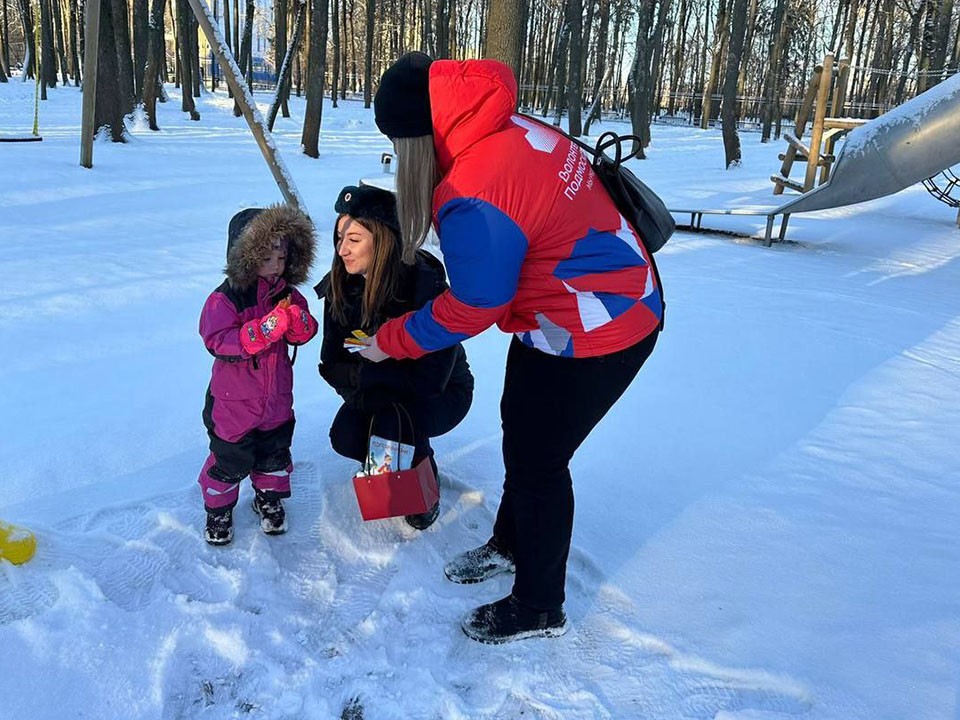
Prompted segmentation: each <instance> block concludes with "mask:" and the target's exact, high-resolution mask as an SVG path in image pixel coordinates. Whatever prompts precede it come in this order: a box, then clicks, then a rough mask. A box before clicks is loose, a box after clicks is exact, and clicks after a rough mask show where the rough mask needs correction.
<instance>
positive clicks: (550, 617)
mask: <svg viewBox="0 0 960 720" xmlns="http://www.w3.org/2000/svg"><path fill="white" fill-rule="evenodd" d="M460 627H461V628H463V632H464V633H466V635H467V637H469V638H471V639H473V640H477V641H479V642H482V643H490V644H493V645H498V644H500V643H506V642H512V641H514V640H526V639H527V638H537V637H560V636H561V635H563V634H564V633H565V632H566V631H567V630H568V629H569V628H570V625H569V624H568V623H567V616H566V614H565V613H564V612H563V607H562V606H561V607H558V608H556V609H554V610H536V609H534V608H531V607H528V606H526V605H524V604H523V603H521V602H520V601H519V600H517V599H516V598H515V597H513V595H508V596H507V597H505V598H503V599H502V600H497V602H495V603H490V604H488V605H481V606H480V607H478V608H476V609H474V610H471V611H470V612H469V613H467V615H466V617H464V619H463V622H462V623H461V624H460Z"/></svg>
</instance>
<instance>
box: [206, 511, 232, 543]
mask: <svg viewBox="0 0 960 720" xmlns="http://www.w3.org/2000/svg"><path fill="white" fill-rule="evenodd" d="M203 538H204V540H206V541H207V542H208V543H210V544H211V545H228V544H229V543H230V541H231V540H233V511H232V510H231V509H230V508H227V510H226V512H223V511H219V512H214V511H212V510H207V527H206V529H205V530H204V531H203Z"/></svg>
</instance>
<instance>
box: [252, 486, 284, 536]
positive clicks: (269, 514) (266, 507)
mask: <svg viewBox="0 0 960 720" xmlns="http://www.w3.org/2000/svg"><path fill="white" fill-rule="evenodd" d="M253 511H254V512H255V513H256V514H257V515H259V516H260V529H261V530H263V531H264V532H265V533H266V534H267V535H282V534H283V533H285V532H286V531H287V514H286V512H285V511H284V509H283V501H282V500H279V499H277V500H267V499H266V497H265V496H264V495H262V494H261V493H259V492H258V493H257V494H256V495H255V496H254V498H253Z"/></svg>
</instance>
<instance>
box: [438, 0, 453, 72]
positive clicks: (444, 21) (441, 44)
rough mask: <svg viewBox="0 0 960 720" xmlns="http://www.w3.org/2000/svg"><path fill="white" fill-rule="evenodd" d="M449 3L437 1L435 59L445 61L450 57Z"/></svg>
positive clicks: (445, 0) (447, 1)
mask: <svg viewBox="0 0 960 720" xmlns="http://www.w3.org/2000/svg"><path fill="white" fill-rule="evenodd" d="M450 2H451V0H437V31H436V33H435V35H436V38H437V39H436V43H437V55H436V56H437V58H439V59H446V58H449V57H450V56H451V55H450V50H451V48H450Z"/></svg>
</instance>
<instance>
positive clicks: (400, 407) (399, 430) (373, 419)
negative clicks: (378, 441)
mask: <svg viewBox="0 0 960 720" xmlns="http://www.w3.org/2000/svg"><path fill="white" fill-rule="evenodd" d="M390 404H391V405H392V406H393V409H394V411H395V412H396V413H397V442H398V443H402V442H403V422H402V421H403V418H402V417H401V416H400V411H401V410H402V411H403V414H404V415H405V416H406V418H407V426H408V427H409V428H410V438H411V441H412V443H413V444H414V445H416V443H417V431H416V428H414V426H413V418H412V417H411V416H410V411H409V410H407V408H405V407H404V406H403V405H402V404H401V403H390ZM376 419H377V414H376V413H373V414H372V415H371V416H370V428H369V429H368V430H367V453H368V454H369V452H370V438H372V437H373V424H374V422H376Z"/></svg>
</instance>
